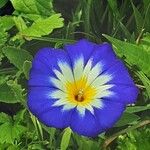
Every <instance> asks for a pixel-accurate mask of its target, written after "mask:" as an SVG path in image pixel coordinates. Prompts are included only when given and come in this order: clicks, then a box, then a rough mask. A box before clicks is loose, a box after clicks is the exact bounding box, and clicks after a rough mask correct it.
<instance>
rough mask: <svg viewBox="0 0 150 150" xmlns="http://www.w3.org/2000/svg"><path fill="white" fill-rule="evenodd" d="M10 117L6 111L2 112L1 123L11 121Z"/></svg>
mask: <svg viewBox="0 0 150 150" xmlns="http://www.w3.org/2000/svg"><path fill="white" fill-rule="evenodd" d="M10 119H11V118H10V117H9V116H8V115H7V114H5V113H0V124H1V123H5V122H9V121H10Z"/></svg>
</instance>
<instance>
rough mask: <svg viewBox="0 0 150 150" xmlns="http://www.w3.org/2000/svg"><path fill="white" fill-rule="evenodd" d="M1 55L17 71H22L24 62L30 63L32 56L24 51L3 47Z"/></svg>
mask: <svg viewBox="0 0 150 150" xmlns="http://www.w3.org/2000/svg"><path fill="white" fill-rule="evenodd" d="M3 53H4V54H5V56H6V57H7V58H8V59H9V60H10V62H11V63H12V64H14V65H15V66H16V67H17V68H18V69H19V70H21V71H23V64H24V62H25V61H26V60H28V61H31V60H32V55H30V53H29V52H28V51H26V50H23V49H17V48H15V47H4V48H3Z"/></svg>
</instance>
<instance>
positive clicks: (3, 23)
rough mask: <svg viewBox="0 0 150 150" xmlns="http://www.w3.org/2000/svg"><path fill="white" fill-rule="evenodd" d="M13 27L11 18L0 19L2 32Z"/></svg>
mask: <svg viewBox="0 0 150 150" xmlns="http://www.w3.org/2000/svg"><path fill="white" fill-rule="evenodd" d="M14 25H15V23H14V20H13V17H12V16H3V17H0V26H1V28H3V30H4V31H8V30H10V29H11V28H12V27H13V26H14Z"/></svg>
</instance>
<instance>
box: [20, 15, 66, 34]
mask: <svg viewBox="0 0 150 150" xmlns="http://www.w3.org/2000/svg"><path fill="white" fill-rule="evenodd" d="M60 17H61V15H60V14H55V15H52V16H51V17H49V18H46V19H38V20H37V21H36V22H34V23H33V24H32V25H31V27H29V28H27V29H25V30H23V31H22V32H20V34H21V35H22V36H24V37H41V36H44V35H48V34H50V33H51V32H52V31H53V30H54V29H56V28H60V27H62V26H63V18H60Z"/></svg>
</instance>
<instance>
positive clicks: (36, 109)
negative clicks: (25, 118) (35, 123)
mask: <svg viewBox="0 0 150 150" xmlns="http://www.w3.org/2000/svg"><path fill="white" fill-rule="evenodd" d="M52 91H54V89H53V88H48V87H30V88H29V90H28V95H27V97H28V100H27V105H28V108H29V110H30V111H31V112H32V113H33V114H34V115H36V116H37V115H39V114H40V113H42V112H43V111H45V110H47V109H51V106H52V104H53V103H54V102H55V100H54V99H51V98H50V96H49V93H51V92H52Z"/></svg>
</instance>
